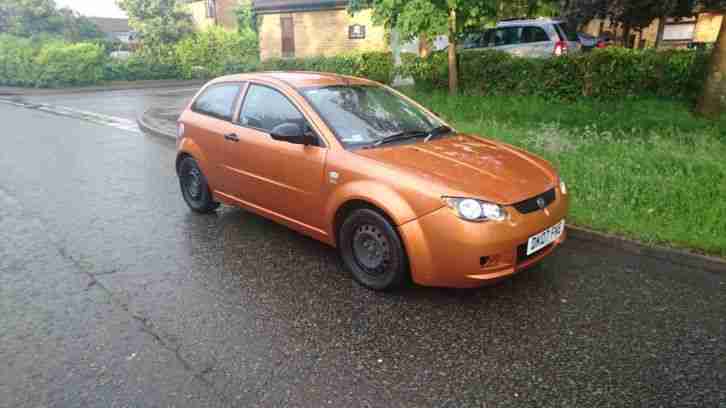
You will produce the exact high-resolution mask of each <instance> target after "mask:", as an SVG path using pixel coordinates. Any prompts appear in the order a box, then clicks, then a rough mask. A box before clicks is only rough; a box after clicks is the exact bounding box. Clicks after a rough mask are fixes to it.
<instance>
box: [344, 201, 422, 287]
mask: <svg viewBox="0 0 726 408" xmlns="http://www.w3.org/2000/svg"><path fill="white" fill-rule="evenodd" d="M338 248H339V250H340V258H341V261H342V262H343V265H344V266H345V268H346V269H348V270H349V271H350V272H351V274H352V275H353V278H354V279H355V280H356V281H358V283H360V284H361V285H363V286H365V287H367V288H369V289H373V290H380V291H387V290H393V289H397V288H400V287H401V286H403V285H404V284H405V283H407V282H408V279H409V275H410V273H409V269H408V258H407V257H406V251H405V250H404V248H403V243H402V242H401V238H400V237H399V236H398V232H396V229H395V227H394V226H393V225H392V224H391V222H390V221H388V219H387V218H386V217H384V216H383V215H381V214H380V213H379V212H377V211H375V210H372V209H369V208H359V209H356V210H353V211H352V212H351V213H350V214H348V216H347V217H346V218H345V220H344V221H343V223H342V225H341V226H340V229H339V231H338Z"/></svg>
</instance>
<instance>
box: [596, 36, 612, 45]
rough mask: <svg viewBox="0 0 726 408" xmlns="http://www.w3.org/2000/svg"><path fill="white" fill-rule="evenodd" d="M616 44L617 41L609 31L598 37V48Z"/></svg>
mask: <svg viewBox="0 0 726 408" xmlns="http://www.w3.org/2000/svg"><path fill="white" fill-rule="evenodd" d="M613 45H615V42H614V41H613V38H612V35H610V34H608V33H604V34H602V35H600V36H599V37H598V39H597V45H596V47H597V48H608V47H612V46H613Z"/></svg>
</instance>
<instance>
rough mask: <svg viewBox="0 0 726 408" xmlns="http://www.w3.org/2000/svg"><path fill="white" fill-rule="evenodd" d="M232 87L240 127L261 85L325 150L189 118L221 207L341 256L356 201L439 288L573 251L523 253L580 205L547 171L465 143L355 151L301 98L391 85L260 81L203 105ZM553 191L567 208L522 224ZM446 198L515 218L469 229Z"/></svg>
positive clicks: (299, 78) (187, 150)
mask: <svg viewBox="0 0 726 408" xmlns="http://www.w3.org/2000/svg"><path fill="white" fill-rule="evenodd" d="M220 83H234V84H239V86H240V95H241V96H240V97H239V98H238V100H237V102H236V106H235V108H234V109H235V110H234V112H235V113H234V117H235V118H236V117H238V116H239V111H240V109H241V108H242V103H243V95H244V92H245V90H246V88H247V86H248V84H249V83H259V84H263V85H267V86H270V87H273V88H275V89H276V90H278V91H279V92H281V93H282V94H284V95H285V96H286V97H287V98H288V99H289V100H290V101H291V102H292V103H293V104H294V106H295V107H296V108H297V109H298V110H299V111H300V112H301V113H302V114H303V115H304V116H305V118H306V119H307V121H308V123H309V124H310V126H311V128H312V129H313V130H314V131H315V133H316V134H317V135H318V137H319V139H320V143H319V145H318V146H312V145H311V146H303V145H298V144H291V143H286V142H282V141H276V140H273V139H272V138H270V137H269V134H266V133H265V132H263V131H260V130H258V129H253V128H249V127H245V126H242V125H241V124H239V123H234V122H230V121H225V120H221V119H216V118H213V117H209V116H206V115H203V114H199V113H196V112H194V111H192V110H191V109H190V107H188V108H187V109H186V110H185V111H184V112H183V113H182V115H181V117H180V119H179V120H180V122H182V123H183V124H184V126H185V131H184V137H182V138H181V139H180V140H179V141H178V151H179V154H180V155H181V154H189V155H191V156H193V157H194V158H195V159H196V160H197V161H198V163H199V164H200V168H201V169H202V171H203V172H204V174H205V175H206V176H207V180H208V183H209V185H210V188H211V190H212V193H213V195H214V197H215V199H217V200H218V201H220V202H224V203H226V204H229V205H235V206H240V207H243V208H246V209H248V210H250V211H253V212H255V213H257V214H260V215H262V216H264V217H267V218H270V219H272V220H274V221H276V222H279V223H281V224H283V225H286V226H288V227H290V228H292V229H294V230H296V231H299V232H301V233H303V234H306V235H309V236H311V237H313V238H315V239H317V240H320V241H322V242H325V243H327V244H329V245H332V246H336V245H337V242H336V225H335V222H336V215H337V214H338V211H339V210H340V209H341V208H342V207H343V206H344V205H346V203H349V202H351V201H353V200H355V201H363V202H366V203H368V204H370V205H372V206H375V207H377V208H379V209H380V210H381V211H383V212H384V213H385V214H386V215H387V216H388V217H389V218H390V219H391V220H392V222H393V224H395V225H396V226H397V228H398V231H399V234H400V236H401V238H402V241H403V243H404V247H405V248H406V252H407V255H408V259H409V266H410V269H411V275H412V278H413V280H414V282H416V283H419V284H421V285H427V286H449V287H475V286H481V285H483V284H487V283H491V282H496V281H498V280H500V279H502V278H505V277H507V276H509V275H512V274H514V273H516V272H517V271H519V270H521V269H523V268H526V267H528V266H530V265H531V264H533V263H535V262H537V261H539V260H540V259H542V258H543V257H545V256H546V255H547V254H549V253H550V252H551V251H552V249H553V248H555V247H556V246H557V245H559V244H560V243H562V242H563V241H564V238H565V234H563V235H562V236H561V237H560V238H559V240H557V241H556V242H555V243H553V244H552V245H550V246H549V247H548V248H545V249H544V250H541V251H539V252H538V253H536V254H535V255H534V256H532V257H529V258H527V259H525V260H519V261H518V258H517V247H519V246H521V245H522V244H526V242H527V240H528V238H529V237H530V236H532V235H533V234H536V233H538V232H541V231H542V230H544V229H546V228H548V227H551V226H553V225H555V224H557V223H558V222H559V221H561V220H563V219H564V218H565V217H566V214H567V209H568V197H567V195H566V194H564V193H563V192H562V191H561V189H560V187H559V177H558V175H557V173H556V171H555V170H554V168H553V167H552V166H551V165H550V164H549V163H547V162H546V161H545V160H543V159H541V158H538V157H536V156H534V155H531V154H529V153H526V152H524V151H522V150H519V149H517V148H515V147H513V146H509V145H506V144H503V143H499V142H495V141H491V140H487V139H483V138H479V137H474V136H471V135H464V134H456V135H453V136H448V137H444V138H440V139H436V140H433V141H430V142H428V143H423V142H421V141H419V142H417V143H411V144H403V145H396V146H390V147H383V146H382V147H379V148H375V149H365V150H363V149H358V150H347V149H345V148H344V147H343V146H342V145H341V144H340V142H339V141H338V140H337V138H336V137H335V135H334V133H333V131H332V130H331V129H329V128H328V126H327V125H326V123H325V121H324V120H323V119H322V118H321V117H320V116H319V115H318V113H317V112H316V111H315V109H313V108H312V107H311V106H310V105H309V104H308V103H307V101H306V100H305V98H304V97H303V96H302V95H301V94H300V92H299V91H298V89H299V88H304V87H310V86H318V87H319V86H328V85H347V84H366V85H373V86H383V85H380V84H377V83H375V82H373V81H368V80H365V79H360V78H353V77H342V76H338V75H333V74H318V73H295V72H289V73H259V74H243V75H233V76H227V77H222V78H218V79H216V80H214V81H211V82H210V83H209V84H207V85H206V86H205V87H204V88H202V90H200V92H199V93H198V95H199V94H201V93H202V92H204V90H205V89H206V88H207V87H209V86H213V85H215V84H220ZM393 92H396V91H395V90H393ZM396 93H397V94H399V95H400V96H402V97H403V98H405V99H407V100H408V101H410V102H412V103H414V104H415V105H416V106H417V107H419V108H421V109H422V110H425V111H426V112H428V113H429V114H432V113H431V112H430V111H428V110H426V108H424V107H422V106H421V105H419V104H417V103H416V102H415V101H412V100H410V99H409V98H407V97H406V96H404V95H401V94H400V93H398V92H396ZM195 98H196V97H195ZM190 106H191V105H190ZM432 115H433V114H432ZM227 133H235V134H236V135H238V136H239V142H238V143H225V138H224V135H225V134H227ZM550 189H555V190H556V199H555V201H554V202H552V203H551V204H550V205H549V206H548V207H547V208H546V209H544V210H541V211H536V212H533V213H529V214H521V213H519V212H518V211H517V210H516V209H514V208H513V207H511V205H512V204H514V203H517V202H520V201H522V200H525V199H528V198H531V197H533V196H536V195H538V194H541V193H543V192H545V191H547V190H550ZM443 196H448V197H470V198H476V199H481V200H485V201H490V202H494V203H497V204H500V205H502V206H504V207H505V208H506V210H507V213H508V214H509V217H508V219H507V220H505V221H501V222H495V221H487V222H468V221H464V220H462V219H460V218H458V216H457V215H456V214H455V213H454V212H453V211H452V210H451V209H450V208H448V207H447V206H446V205H445V204H444V201H443V200H442V197H443ZM483 257H484V258H486V259H487V262H486V263H484V264H482V261H481V260H482V259H484V258H483Z"/></svg>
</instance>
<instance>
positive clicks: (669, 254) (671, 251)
mask: <svg viewBox="0 0 726 408" xmlns="http://www.w3.org/2000/svg"><path fill="white" fill-rule="evenodd" d="M150 112H151V110H149V111H146V112H145V113H144V114H143V115H142V116H141V117H139V120H138V123H139V127H140V128H141V130H142V131H144V132H148V133H151V134H154V135H157V136H162V137H168V138H170V139H174V140H176V135H175V133H174V132H170V131H168V130H163V129H160V128H158V127H154V126H153V125H150V124H149V123H148V120H145V119H144V117H145V116H147V114H149V115H150ZM567 231H568V234H569V237H570V238H572V239H575V240H579V241H589V242H597V243H600V244H602V245H606V246H608V247H611V248H615V249H619V250H622V251H626V252H629V253H632V254H635V255H640V256H647V257H649V258H655V259H658V260H660V261H664V262H668V263H671V264H675V265H681V266H685V267H689V268H693V269H702V270H706V271H709V272H712V273H719V274H724V275H726V259H722V258H717V257H713V256H707V255H701V254H697V253H694V252H690V251H687V250H683V249H675V248H668V247H664V246H650V245H646V244H643V243H641V242H637V241H633V240H630V239H627V238H623V237H619V236H616V235H612V234H607V233H604V232H598V231H593V230H591V229H588V228H584V227H581V226H577V225H572V224H568V225H567Z"/></svg>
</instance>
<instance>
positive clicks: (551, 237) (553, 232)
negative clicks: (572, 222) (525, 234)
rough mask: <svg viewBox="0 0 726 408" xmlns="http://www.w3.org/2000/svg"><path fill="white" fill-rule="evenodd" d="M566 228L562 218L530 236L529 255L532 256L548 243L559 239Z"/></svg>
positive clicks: (528, 243)
mask: <svg viewBox="0 0 726 408" xmlns="http://www.w3.org/2000/svg"><path fill="white" fill-rule="evenodd" d="M564 230H565V220H562V221H560V222H558V223H557V224H555V225H553V226H551V227H549V228H547V229H546V230H544V231H542V232H540V233H539V234H537V235H532V236H531V237H529V241H527V256H530V255H532V254H533V253H535V252H537V251H539V250H540V249H542V248H544V247H546V246H547V245H549V244H551V243H553V242H555V241H557V239H558V238H559V237H560V236H561V235H562V231H564Z"/></svg>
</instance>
